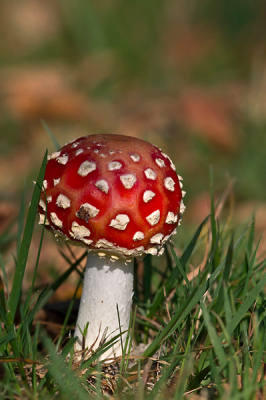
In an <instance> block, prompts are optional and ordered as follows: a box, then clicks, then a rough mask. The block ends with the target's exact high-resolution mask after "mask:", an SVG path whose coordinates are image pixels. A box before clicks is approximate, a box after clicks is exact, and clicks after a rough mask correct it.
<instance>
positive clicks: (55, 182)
mask: <svg viewBox="0 0 266 400" xmlns="http://www.w3.org/2000/svg"><path fill="white" fill-rule="evenodd" d="M59 182H60V178H58V179H54V186H56V185H58V183H59Z"/></svg>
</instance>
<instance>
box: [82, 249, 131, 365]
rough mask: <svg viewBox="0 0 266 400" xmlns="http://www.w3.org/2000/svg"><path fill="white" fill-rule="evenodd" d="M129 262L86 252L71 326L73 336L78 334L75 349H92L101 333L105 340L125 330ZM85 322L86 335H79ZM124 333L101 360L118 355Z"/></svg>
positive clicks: (128, 291) (129, 282) (128, 302)
mask: <svg viewBox="0 0 266 400" xmlns="http://www.w3.org/2000/svg"><path fill="white" fill-rule="evenodd" d="M133 265H134V262H133V260H132V261H131V262H129V263H127V264H125V261H124V260H122V259H119V260H117V261H115V262H110V261H108V259H100V258H99V257H98V255H97V254H94V253H89V254H88V258H87V265H86V269H85V275H84V283H83V290H82V296H81V300H80V307H79V313H78V319H77V325H76V329H75V336H77V337H78V340H77V341H76V350H83V349H86V348H87V349H90V348H92V350H94V351H95V350H96V349H97V348H98V347H99V345H100V343H101V341H102V339H103V336H104V335H105V338H106V339H105V341H108V340H110V339H111V338H112V337H114V336H116V335H117V334H119V333H120V327H121V331H122V332H123V331H125V330H128V327H129V322H130V313H131V307H132V297H133ZM117 309H118V311H119V318H120V327H119V319H118V312H117ZM87 323H89V325H88V329H87V334H86V337H83V332H84V328H85V327H86V324H87ZM106 330H107V332H106ZM105 333H106V334H105ZM126 335H127V333H124V334H123V335H122V336H121V338H119V340H118V342H117V343H116V344H115V345H114V346H112V348H110V349H109V350H108V351H106V352H105V353H104V354H103V355H102V357H101V359H102V360H103V359H106V358H109V357H114V356H121V355H122V347H121V339H122V342H123V346H124V344H125V339H126Z"/></svg>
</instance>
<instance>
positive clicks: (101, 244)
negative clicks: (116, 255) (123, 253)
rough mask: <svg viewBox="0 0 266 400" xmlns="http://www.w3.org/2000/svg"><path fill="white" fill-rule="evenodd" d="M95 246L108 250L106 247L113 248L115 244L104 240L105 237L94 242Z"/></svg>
mask: <svg viewBox="0 0 266 400" xmlns="http://www.w3.org/2000/svg"><path fill="white" fill-rule="evenodd" d="M95 247H96V248H97V249H105V250H108V249H113V248H115V245H114V243H112V242H108V240H106V239H99V240H98V242H97V243H96V244H95Z"/></svg>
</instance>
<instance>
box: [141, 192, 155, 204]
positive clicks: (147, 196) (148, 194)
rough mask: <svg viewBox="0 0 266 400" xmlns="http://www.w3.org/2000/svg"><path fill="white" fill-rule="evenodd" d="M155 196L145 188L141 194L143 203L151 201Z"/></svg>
mask: <svg viewBox="0 0 266 400" xmlns="http://www.w3.org/2000/svg"><path fill="white" fill-rule="evenodd" d="M154 196H155V193H154V192H153V191H152V190H145V192H144V194H143V201H144V203H148V202H149V201H151V200H152V199H153V198H154Z"/></svg>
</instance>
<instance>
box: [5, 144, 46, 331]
mask: <svg viewBox="0 0 266 400" xmlns="http://www.w3.org/2000/svg"><path fill="white" fill-rule="evenodd" d="M46 159H47V151H46V153H45V156H44V158H43V162H42V165H41V169H40V172H39V175H38V178H37V182H36V185H35V188H34V192H33V196H32V200H31V204H30V208H29V212H28V217H27V221H26V225H25V230H24V234H23V238H22V242H21V246H20V251H19V254H18V261H17V265H16V270H15V275H14V281H13V286H12V290H11V293H10V299H9V313H8V314H9V317H8V320H9V322H10V323H13V321H14V317H15V313H16V310H17V306H18V303H19V298H20V294H21V286H22V281H23V277H24V273H25V267H26V262H27V258H28V254H29V248H30V243H31V238H32V234H33V228H34V223H35V216H36V210H37V207H38V202H39V197H40V193H41V187H42V182H43V179H44V174H45V167H46Z"/></svg>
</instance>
